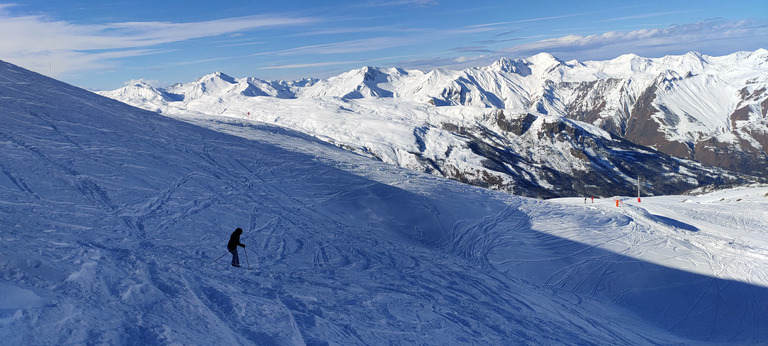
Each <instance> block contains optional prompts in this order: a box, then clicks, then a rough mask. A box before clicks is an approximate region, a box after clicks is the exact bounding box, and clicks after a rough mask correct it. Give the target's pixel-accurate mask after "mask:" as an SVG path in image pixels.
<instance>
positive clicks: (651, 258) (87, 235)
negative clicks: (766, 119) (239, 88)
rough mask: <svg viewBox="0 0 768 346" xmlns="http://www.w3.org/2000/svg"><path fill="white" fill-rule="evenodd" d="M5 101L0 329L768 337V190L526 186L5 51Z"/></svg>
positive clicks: (437, 337) (381, 340)
mask: <svg viewBox="0 0 768 346" xmlns="http://www.w3.org/2000/svg"><path fill="white" fill-rule="evenodd" d="M0 101H1V102H2V103H1V104H2V108H1V109H0V121H1V122H0V123H2V126H0V149H1V150H2V152H3V155H2V156H0V169H2V173H3V174H1V175H0V191H1V192H2V193H0V215H2V217H0V238H2V241H0V268H2V270H0V273H2V275H1V276H0V337H1V338H2V340H3V343H8V344H89V343H106V344H153V343H154V344H156V343H169V344H222V343H225V344H325V343H331V344H392V343H394V344H401V343H403V344H404V343H407V344H506V343H509V342H513V343H532V344H558V343H575V344H606V345H608V344H610V345H615V344H675V343H697V344H705V343H708V342H713V343H726V342H727V343H764V342H768V313H766V310H765V309H766V307H765V302H766V301H768V279H767V278H768V275H766V270H767V269H766V268H768V265H766V264H768V255H767V254H768V242H766V240H765V239H766V237H765V232H766V231H765V230H766V229H768V217H766V215H764V214H760V213H759V212H755V210H757V211H759V210H765V208H766V207H768V202H767V201H768V198H766V197H765V196H766V193H768V188H765V187H755V188H750V189H747V190H741V191H732V192H724V193H721V194H712V195H705V196H702V197H686V198H683V197H663V198H658V199H645V200H644V201H643V203H642V204H630V203H629V201H625V204H624V206H623V207H621V208H616V207H615V206H613V203H614V202H613V200H610V199H597V200H596V201H595V203H594V204H592V203H590V204H584V201H582V200H581V199H578V200H558V201H542V200H532V199H526V198H520V197H514V196H511V195H508V194H504V193H497V192H493V191H489V190H485V189H478V188H474V187H471V186H468V185H465V184H459V183H455V182H452V181H449V180H444V179H441V178H438V177H434V176H430V175H423V174H418V173H414V172H411V171H407V170H402V169H400V168H397V167H394V166H391V165H386V164H384V163H380V162H376V161H371V160H368V159H366V158H365V157H362V156H359V155H356V154H353V153H349V152H346V151H343V150H340V149H338V148H336V147H334V146H330V145H327V144H325V143H323V142H320V141H317V140H315V139H313V138H312V137H308V136H306V135H302V134H299V133H296V132H292V131H288V130H285V129H282V128H279V127H272V126H267V125H263V124H255V123H245V124H243V123H240V122H225V121H222V118H220V117H207V116H187V117H185V120H186V121H188V122H192V123H195V124H197V125H201V126H195V125H192V124H187V123H184V122H180V121H177V120H174V119H169V118H166V117H162V116H159V115H158V114H157V113H151V112H146V111H142V110H139V109H136V108H132V107H130V106H127V105H124V104H121V103H118V102H114V101H112V100H109V99H106V98H102V97H100V96H98V95H95V94H92V93H89V92H87V91H84V90H80V89H77V88H74V87H71V86H67V85H64V84H62V83H59V82H56V81H53V80H50V79H48V78H46V77H43V76H40V75H37V74H34V73H31V72H29V71H26V70H23V69H20V68H18V67H15V66H12V65H9V64H6V63H0ZM206 127H207V128H210V129H207V128H206ZM211 129H212V130H211ZM213 130H215V131H213ZM694 206H695V207H694ZM700 210H703V211H700ZM710 212H717V213H718V214H715V215H710V214H709V213H710ZM235 227H242V228H243V229H244V230H245V233H244V235H243V237H242V239H241V240H242V241H243V242H244V243H245V244H247V248H246V249H247V253H243V254H242V255H245V256H242V255H241V258H242V259H243V260H244V261H243V263H246V264H247V266H248V265H249V266H250V267H252V268H253V270H246V269H236V268H231V267H229V265H228V264H227V263H226V262H227V261H228V259H229V258H228V256H226V255H225V257H224V259H221V260H220V261H218V262H214V260H215V259H216V258H217V257H219V256H220V255H222V254H226V251H225V249H224V245H225V243H226V241H227V239H228V236H229V234H230V232H231V231H232V230H233V229H234V228H235ZM569 238H571V239H569ZM105 321H108V323H105Z"/></svg>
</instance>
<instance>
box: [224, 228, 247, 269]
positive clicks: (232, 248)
mask: <svg viewBox="0 0 768 346" xmlns="http://www.w3.org/2000/svg"><path fill="white" fill-rule="evenodd" d="M241 234H243V229H242V228H239V227H238V228H237V229H236V230H235V231H234V232H232V236H230V237H229V243H227V250H229V252H231V253H232V266H233V267H240V259H239V258H238V257H237V247H238V246H242V247H243V248H245V244H243V243H241V242H240V235H241Z"/></svg>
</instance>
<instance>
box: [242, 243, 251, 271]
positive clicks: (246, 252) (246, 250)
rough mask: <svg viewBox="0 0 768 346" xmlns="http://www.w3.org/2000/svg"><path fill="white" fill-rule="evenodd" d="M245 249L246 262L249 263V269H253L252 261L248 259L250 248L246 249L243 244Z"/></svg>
mask: <svg viewBox="0 0 768 346" xmlns="http://www.w3.org/2000/svg"><path fill="white" fill-rule="evenodd" d="M243 250H244V251H245V263H247V264H248V269H251V262H250V261H248V249H246V248H245V246H243Z"/></svg>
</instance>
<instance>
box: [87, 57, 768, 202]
mask: <svg viewBox="0 0 768 346" xmlns="http://www.w3.org/2000/svg"><path fill="white" fill-rule="evenodd" d="M766 88H768V50H765V49H761V50H757V51H754V52H738V53H734V54H731V55H727V56H722V57H711V56H705V55H701V54H698V53H693V52H692V53H688V54H685V55H682V56H666V57H663V58H657V59H650V58H642V57H639V56H636V55H624V56H620V57H618V58H616V59H613V60H608V61H588V62H579V61H569V62H564V61H561V60H559V59H557V58H556V57H554V56H551V55H549V54H545V53H542V54H538V55H535V56H532V57H530V58H527V59H516V60H512V59H500V60H499V61H497V62H495V63H494V64H492V65H490V66H486V67H476V68H469V69H465V70H461V71H451V70H442V69H437V70H433V71H429V72H423V71H418V70H404V69H399V68H388V69H382V68H375V67H370V66H367V67H363V68H360V69H357V70H352V71H349V72H347V73H343V74H341V75H338V76H335V77H331V78H328V79H325V80H317V79H304V80H300V81H294V82H285V81H264V80H260V79H257V78H240V79H237V78H232V77H229V76H227V75H225V74H223V73H220V72H216V73H213V74H210V75H207V76H204V77H202V78H200V79H198V80H196V81H194V82H190V83H186V84H176V85H173V86H170V87H167V88H153V87H152V86H149V85H147V84H146V83H141V82H139V83H131V84H129V85H127V86H125V87H123V88H121V89H118V90H114V91H105V92H101V94H102V95H104V96H108V97H111V98H114V99H117V100H119V101H123V102H125V103H128V104H131V105H134V106H137V107H140V108H144V109H148V110H152V111H158V112H161V113H163V114H165V115H169V116H185V115H190V114H198V115H219V116H225V117H230V118H237V119H249V120H256V121H259V122H263V123H268V124H275V125H279V126H282V127H288V128H291V129H294V130H297V131H299V132H302V133H306V134H309V135H311V136H313V137H315V138H318V139H321V140H324V141H326V142H329V143H332V144H334V145H337V146H340V147H342V148H345V149H348V150H351V151H354V152H357V153H360V154H363V155H366V156H369V157H374V158H376V159H379V160H381V161H384V162H387V163H390V164H394V165H398V166H401V167H405V168H409V169H413V170H416V171H419V172H426V173H431V174H434V175H438V176H442V177H447V178H451V179H454V180H458V181H462V182H466V183H469V184H472V185H476V186H481V187H489V188H493V189H498V190H502V191H508V192H512V193H514V194H517V195H524V196H530V197H540V198H552V197H566V196H602V197H608V196H613V195H628V194H631V191H632V190H633V189H634V186H636V185H637V180H638V179H640V180H641V185H642V186H641V188H642V190H644V191H645V193H646V194H648V195H669V194H680V193H684V192H686V191H688V190H692V189H695V188H698V187H700V186H705V185H714V186H721V187H722V186H733V185H738V184H743V183H745V182H765V181H766V179H768V156H766V152H765V147H766V146H768V116H767V112H768V91H766V90H767V89H766ZM728 171H730V173H729V172H728ZM643 182H644V183H643Z"/></svg>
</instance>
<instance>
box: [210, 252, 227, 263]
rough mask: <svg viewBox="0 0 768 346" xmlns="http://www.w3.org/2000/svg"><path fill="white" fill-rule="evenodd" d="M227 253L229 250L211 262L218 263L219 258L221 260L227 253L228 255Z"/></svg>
mask: <svg viewBox="0 0 768 346" xmlns="http://www.w3.org/2000/svg"><path fill="white" fill-rule="evenodd" d="M227 253H229V251H227V252H225V253H224V254H223V255H221V256H219V258H217V259H215V260H213V262H211V263H216V261H218V260H220V259H221V258H222V257H224V256H226V255H227Z"/></svg>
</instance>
